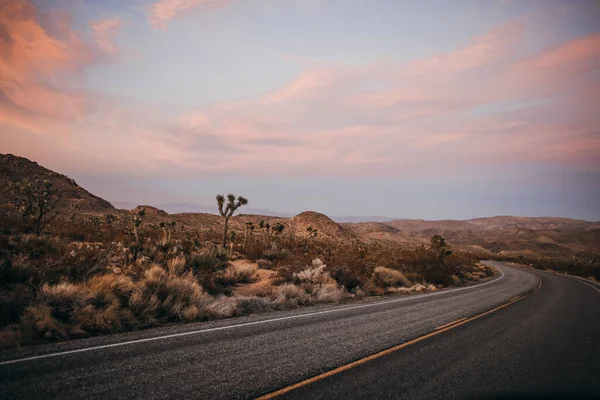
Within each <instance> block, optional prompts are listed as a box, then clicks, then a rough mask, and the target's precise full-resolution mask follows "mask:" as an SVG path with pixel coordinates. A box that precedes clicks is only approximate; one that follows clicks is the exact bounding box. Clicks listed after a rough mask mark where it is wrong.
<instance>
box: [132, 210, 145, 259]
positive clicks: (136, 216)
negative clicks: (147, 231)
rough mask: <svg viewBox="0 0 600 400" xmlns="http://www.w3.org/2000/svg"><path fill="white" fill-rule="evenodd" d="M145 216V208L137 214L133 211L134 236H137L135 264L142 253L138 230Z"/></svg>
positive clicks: (134, 254) (134, 253) (134, 252)
mask: <svg viewBox="0 0 600 400" xmlns="http://www.w3.org/2000/svg"><path fill="white" fill-rule="evenodd" d="M144 215H146V210H145V209H144V208H142V209H140V210H139V211H138V212H137V213H136V212H135V211H134V210H132V211H131V220H132V222H133V235H134V236H135V246H134V247H133V262H135V261H136V260H137V257H138V254H139V252H140V235H139V232H138V228H139V227H140V225H141V224H142V220H143V218H144Z"/></svg>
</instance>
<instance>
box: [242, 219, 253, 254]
mask: <svg viewBox="0 0 600 400" xmlns="http://www.w3.org/2000/svg"><path fill="white" fill-rule="evenodd" d="M252 232H254V223H253V222H251V221H248V222H246V229H245V230H244V248H246V246H248V241H249V240H250V239H251V238H252Z"/></svg>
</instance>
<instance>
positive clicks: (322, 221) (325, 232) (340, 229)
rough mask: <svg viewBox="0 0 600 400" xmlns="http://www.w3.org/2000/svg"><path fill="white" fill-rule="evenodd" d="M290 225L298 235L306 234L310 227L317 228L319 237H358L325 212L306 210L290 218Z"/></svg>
mask: <svg viewBox="0 0 600 400" xmlns="http://www.w3.org/2000/svg"><path fill="white" fill-rule="evenodd" d="M289 225H290V228H291V230H292V232H293V233H294V234H296V235H297V236H306V235H307V229H308V227H312V228H313V229H317V231H318V237H320V238H328V239H336V240H337V239H342V240H343V239H356V234H355V233H354V232H353V231H352V230H351V229H349V228H347V227H345V226H342V225H340V224H338V223H336V222H334V221H333V220H332V219H331V218H329V217H328V216H326V215H324V214H320V213H318V212H314V211H304V212H302V213H300V214H298V215H296V216H294V217H292V218H291V219H290V220H289Z"/></svg>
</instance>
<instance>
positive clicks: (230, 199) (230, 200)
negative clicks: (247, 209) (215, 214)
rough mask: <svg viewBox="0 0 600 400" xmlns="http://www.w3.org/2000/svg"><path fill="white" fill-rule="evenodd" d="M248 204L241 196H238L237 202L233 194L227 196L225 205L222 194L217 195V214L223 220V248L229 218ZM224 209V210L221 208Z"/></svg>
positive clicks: (225, 242) (225, 241)
mask: <svg viewBox="0 0 600 400" xmlns="http://www.w3.org/2000/svg"><path fill="white" fill-rule="evenodd" d="M246 204H248V200H247V199H246V198H244V197H242V196H238V198H237V201H236V199H235V196H234V195H233V194H228V195H227V203H225V196H223V195H222V194H219V195H217V205H218V206H219V214H221V216H222V217H223V218H225V228H224V229H223V247H225V245H226V244H227V225H228V224H229V218H231V216H232V215H233V212H234V211H235V210H237V209H238V208H240V207H241V206H245V205H246ZM223 207H225V208H223Z"/></svg>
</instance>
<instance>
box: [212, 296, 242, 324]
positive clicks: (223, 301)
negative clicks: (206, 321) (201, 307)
mask: <svg viewBox="0 0 600 400" xmlns="http://www.w3.org/2000/svg"><path fill="white" fill-rule="evenodd" d="M205 310H206V314H207V317H209V318H214V319H220V318H229V317H233V316H234V315H235V313H236V311H237V301H236V299H235V298H233V297H226V296H220V297H217V298H216V299H214V300H213V301H212V302H210V303H208V304H207V305H206V306H205Z"/></svg>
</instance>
